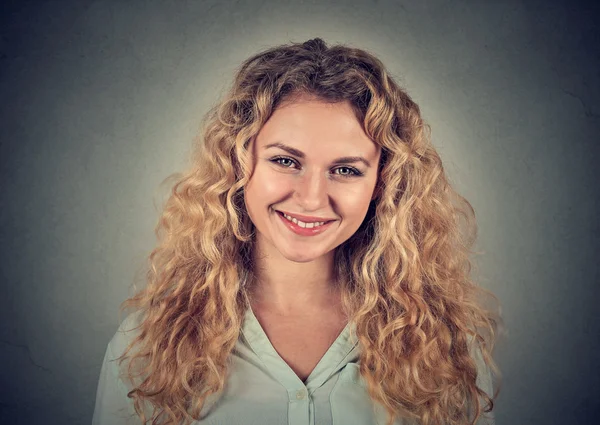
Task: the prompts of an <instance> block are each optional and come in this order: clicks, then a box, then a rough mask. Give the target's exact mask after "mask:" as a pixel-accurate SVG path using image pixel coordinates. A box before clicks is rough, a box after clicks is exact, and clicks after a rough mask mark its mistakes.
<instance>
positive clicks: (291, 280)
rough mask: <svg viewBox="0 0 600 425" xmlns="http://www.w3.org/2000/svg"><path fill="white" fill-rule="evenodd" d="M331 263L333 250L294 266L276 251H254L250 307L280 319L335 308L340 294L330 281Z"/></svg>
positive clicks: (295, 263) (332, 280)
mask: <svg viewBox="0 0 600 425" xmlns="http://www.w3.org/2000/svg"><path fill="white" fill-rule="evenodd" d="M256 248H258V246H257V247H256ZM333 260H334V253H333V251H332V252H330V253H328V254H326V255H324V256H322V257H319V258H316V259H314V260H312V261H309V262H304V263H298V262H294V261H289V260H287V259H286V258H284V257H282V256H281V255H280V254H279V253H278V252H277V253H275V252H272V251H271V252H264V250H259V249H256V250H255V254H254V266H255V277H256V279H255V282H254V284H253V285H252V287H251V288H249V294H250V299H251V302H252V305H253V307H256V308H260V309H263V310H265V309H266V310H268V311H270V312H272V313H275V314H279V315H281V316H305V315H310V314H314V313H316V312H324V311H327V310H331V309H333V308H336V307H337V305H338V304H339V294H340V291H339V288H338V287H337V285H336V282H335V278H334V269H333V266H334V264H333Z"/></svg>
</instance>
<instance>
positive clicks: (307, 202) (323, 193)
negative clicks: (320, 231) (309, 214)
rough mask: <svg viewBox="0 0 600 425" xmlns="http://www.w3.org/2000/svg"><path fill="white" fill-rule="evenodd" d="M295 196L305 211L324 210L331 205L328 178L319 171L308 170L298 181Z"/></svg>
mask: <svg viewBox="0 0 600 425" xmlns="http://www.w3.org/2000/svg"><path fill="white" fill-rule="evenodd" d="M295 189H296V190H295V192H294V195H295V197H296V202H297V203H298V204H299V205H300V206H301V207H302V208H304V210H305V211H317V210H319V209H324V208H325V207H327V205H328V203H329V193H328V184H327V177H326V176H324V175H323V174H322V173H321V172H319V171H317V170H313V171H309V170H307V171H306V172H305V173H304V174H303V175H302V176H300V178H299V179H298V181H297V184H296V188H295Z"/></svg>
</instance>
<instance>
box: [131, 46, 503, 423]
mask: <svg viewBox="0 0 600 425" xmlns="http://www.w3.org/2000/svg"><path fill="white" fill-rule="evenodd" d="M298 94H307V95H311V96H315V97H316V98H318V99H320V100H322V101H325V102H332V103H336V102H346V101H348V102H349V103H350V104H351V106H352V108H353V110H354V112H355V114H356V117H357V119H358V120H359V122H360V123H361V125H362V127H363V130H364V132H365V133H366V134H367V136H368V137H369V138H370V139H371V140H373V141H374V142H375V143H377V144H378V145H379V146H380V147H381V148H382V151H381V152H382V154H381V160H380V164H379V180H378V183H377V188H376V190H377V193H378V196H377V197H376V198H375V199H374V200H373V201H372V202H371V205H370V207H369V210H368V213H367V216H366V217H365V220H364V222H363V223H362V224H361V226H360V228H359V229H358V231H357V232H356V233H355V234H354V235H353V236H352V237H351V238H350V239H348V240H347V241H346V242H344V243H343V244H342V245H340V246H339V247H338V248H336V251H335V259H336V261H335V262H334V264H335V267H336V270H335V273H336V276H337V278H338V281H339V283H340V285H341V288H342V304H343V306H344V308H345V310H346V312H347V313H348V317H349V320H350V321H354V322H355V324H356V336H357V338H358V341H359V347H360V374H361V375H362V377H363V378H364V380H365V382H366V385H367V388H368V392H369V395H370V397H371V398H372V400H373V401H374V402H377V403H380V404H381V405H382V406H383V407H384V408H385V411H387V413H388V420H389V422H388V424H391V423H393V421H394V420H395V419H396V418H397V417H402V418H405V419H406V420H412V421H414V422H415V423H418V424H422V425H433V424H436V425H438V424H448V425H466V424H474V423H475V422H476V421H477V420H478V419H479V417H480V416H481V415H482V414H483V412H490V411H491V410H492V409H493V407H494V400H495V398H496V397H497V394H498V392H499V391H498V390H499V388H498V390H497V391H496V394H495V395H493V397H490V396H488V394H486V392H485V391H483V390H482V389H481V388H479V387H478V386H477V385H476V377H477V366H476V363H475V361H474V359H473V357H472V355H471V353H472V352H474V350H475V349H477V350H480V352H481V354H482V357H483V359H484V360H485V363H486V364H487V366H488V367H489V368H490V369H491V371H493V372H494V374H495V375H496V377H497V379H498V380H499V379H500V373H499V370H498V367H497V365H496V364H495V362H494V361H493V359H492V356H491V353H492V350H493V347H494V344H495V340H496V338H497V336H498V334H497V332H498V330H499V326H500V325H501V323H502V320H501V315H500V309H499V308H498V309H497V310H494V309H489V310H488V309H486V308H484V306H483V305H484V304H483V302H482V297H481V296H482V295H486V296H490V297H491V298H493V299H494V300H496V301H497V298H496V297H495V296H494V295H493V294H492V293H491V292H489V291H487V290H485V289H483V288H482V287H480V286H477V285H476V284H475V283H474V282H473V280H472V278H471V277H470V274H471V267H472V265H471V261H470V259H469V257H470V254H471V253H472V251H471V247H472V245H473V243H474V241H475V238H476V234H477V226H476V224H475V213H474V211H473V208H472V206H471V204H470V203H469V202H468V201H467V200H466V199H465V198H463V197H462V196H460V195H459V194H458V193H457V192H456V191H455V190H454V189H453V188H452V187H451V185H450V183H449V180H448V178H447V176H446V174H445V172H444V167H443V165H442V161H441V159H440V156H439V155H438V153H437V152H436V150H435V149H434V147H433V146H432V144H431V142H430V130H429V126H428V125H427V124H426V123H425V122H424V121H423V119H422V117H421V113H420V109H419V106H418V105H417V104H416V103H415V102H414V101H413V100H412V99H411V98H410V97H409V95H408V94H407V93H406V92H405V91H403V90H402V89H401V88H400V87H399V86H398V84H397V83H396V82H395V81H394V80H393V79H392V77H391V76H390V74H389V73H388V72H387V71H386V69H385V67H384V65H383V64H382V63H381V61H380V60H379V59H377V58H376V57H374V56H373V55H371V54H369V53H367V52H365V51H363V50H360V49H357V48H353V47H349V46H345V45H335V46H329V47H328V46H327V44H326V43H325V42H324V41H323V40H322V39H320V38H315V39H312V40H309V41H306V42H305V43H290V44H287V45H282V46H277V47H274V48H270V49H267V50H265V51H263V52H260V53H258V54H256V55H255V56H252V57H250V58H249V59H247V60H246V61H245V62H244V63H243V64H242V65H241V67H240V68H239V69H238V72H237V74H236V76H235V80H234V83H233V86H232V87H231V89H230V91H229V93H228V94H227V95H226V97H225V98H224V100H222V102H221V103H220V104H218V105H216V106H215V107H213V108H212V109H211V110H210V111H209V113H208V114H207V115H206V117H205V120H204V121H203V129H202V132H201V137H200V138H199V140H198V143H197V146H196V148H195V149H196V150H195V151H194V154H193V156H192V165H191V166H190V168H189V170H187V171H186V172H185V173H181V174H176V175H175V177H176V179H177V181H176V183H175V184H174V185H173V187H172V190H171V192H170V195H169V198H168V200H167V201H166V203H165V205H164V211H162V214H161V217H160V220H159V222H158V224H157V226H156V236H157V238H158V240H159V243H158V245H157V247H156V248H155V249H154V250H153V251H152V252H151V254H150V255H149V268H148V271H147V273H146V277H145V280H146V283H147V284H146V285H145V287H144V288H143V289H142V290H140V291H138V292H137V293H136V294H135V295H134V296H132V297H131V298H129V299H127V300H126V301H124V302H123V304H122V306H121V309H122V310H124V309H127V308H133V309H134V311H137V312H139V313H140V317H141V320H140V325H139V327H138V329H139V334H138V335H137V337H136V338H135V339H133V340H132V341H131V343H130V344H129V345H128V347H127V349H126V350H125V352H124V353H123V355H122V356H121V357H120V361H121V362H122V361H125V360H126V359H127V358H130V362H129V366H128V369H127V370H128V378H129V382H131V385H132V388H133V389H132V390H131V391H129V393H128V397H130V398H133V400H134V406H135V410H136V412H137V414H138V416H139V417H140V419H141V420H142V422H143V423H146V422H147V421H148V420H152V422H151V423H152V424H158V423H166V424H179V423H182V421H185V422H183V423H185V424H188V423H190V422H191V421H193V420H198V419H199V416H200V412H201V409H202V406H203V405H204V403H205V401H206V399H207V397H209V396H211V395H218V394H219V393H221V392H222V390H223V389H224V386H225V383H226V380H227V374H228V372H229V362H228V359H229V355H230V353H231V351H232V349H233V348H234V345H235V343H236V341H237V339H238V336H239V333H240V328H241V325H242V320H243V317H244V313H245V311H246V309H247V308H248V305H247V300H248V298H247V292H246V291H247V289H248V288H249V287H250V286H251V285H252V284H253V283H255V282H254V281H253V278H254V274H253V264H252V261H251V259H252V255H251V254H252V252H253V251H252V250H253V242H254V235H255V228H254V225H253V224H252V222H251V220H250V219H249V217H248V214H247V212H246V208H245V204H244V199H243V190H244V187H245V185H246V183H247V182H248V180H249V176H250V174H251V169H250V166H251V165H250V164H251V158H250V157H249V155H250V152H249V150H248V146H249V143H250V142H251V141H252V140H253V139H254V138H255V137H256V135H257V134H258V132H259V130H260V129H261V127H262V126H263V125H264V124H265V122H266V121H267V120H268V119H269V117H270V116H271V114H272V113H273V111H274V110H275V109H276V108H277V107H278V105H280V104H281V102H282V101H284V100H289V99H293V96H295V95H298ZM461 219H462V220H464V221H461ZM242 281H248V284H247V285H243V284H242ZM135 345H137V346H138V348H137V350H136V351H135V352H134V354H133V355H129V353H130V351H131V350H132V349H133V347H134V346H135ZM136 380H138V381H139V382H136ZM480 399H482V400H483V401H484V402H485V405H486V406H485V407H486V408H485V410H484V407H483V405H482V403H481V401H480ZM146 403H148V404H149V405H150V406H151V407H152V413H151V414H150V416H151V418H147V417H146V416H147V415H146V412H145V411H144V408H143V405H146ZM471 414H473V415H471Z"/></svg>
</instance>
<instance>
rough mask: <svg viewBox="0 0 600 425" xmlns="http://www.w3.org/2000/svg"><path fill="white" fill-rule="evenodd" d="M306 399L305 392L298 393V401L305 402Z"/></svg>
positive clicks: (299, 391)
mask: <svg viewBox="0 0 600 425" xmlns="http://www.w3.org/2000/svg"><path fill="white" fill-rule="evenodd" d="M304 397H306V393H305V391H304V390H298V391H296V398H297V399H298V400H304Z"/></svg>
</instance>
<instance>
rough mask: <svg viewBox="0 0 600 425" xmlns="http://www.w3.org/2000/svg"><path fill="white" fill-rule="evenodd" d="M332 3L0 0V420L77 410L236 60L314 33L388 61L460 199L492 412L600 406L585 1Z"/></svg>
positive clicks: (72, 418) (595, 86)
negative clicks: (485, 331)
mask: <svg viewBox="0 0 600 425" xmlns="http://www.w3.org/2000/svg"><path fill="white" fill-rule="evenodd" d="M326 3H327V4H326V5H324V4H322V2H319V1H304V2H293V3H291V2H290V3H285V2H281V1H248V2H232V1H220V2H216V1H205V2H202V1H187V2H186V1H181V2H163V3H160V2H151V1H129V2H99V1H98V2H92V1H87V0H86V1H81V0H80V1H62V2H44V3H37V2H30V1H29V2H28V1H9V2H3V3H2V18H1V19H2V21H1V23H0V34H1V39H0V43H1V44H0V55H1V57H0V78H1V81H0V98H1V99H2V102H1V106H0V124H1V131H0V134H1V136H2V137H1V145H0V164H1V178H2V191H1V198H0V202H1V208H0V220H1V226H0V229H1V230H0V246H1V247H2V257H3V261H2V266H1V278H2V297H0V317H1V319H2V320H1V324H2V325H1V328H0V340H1V341H0V342H1V344H0V353H1V354H0V355H1V360H2V365H3V367H2V369H1V373H2V382H3V385H2V386H1V399H0V420H1V421H2V423H10V424H86V423H90V421H91V417H92V412H93V408H94V400H95V391H96V385H97V379H98V374H99V371H100V365H101V361H102V357H103V354H104V351H105V349H106V344H107V343H108V341H109V339H110V338H111V337H112V335H113V334H114V332H115V330H116V328H117V326H118V316H117V311H118V306H119V304H120V303H121V302H122V301H123V300H124V299H125V298H126V297H127V296H128V295H130V294H131V288H130V286H131V283H132V282H133V280H134V276H135V275H136V273H138V270H140V269H141V268H143V266H144V264H145V257H146V255H147V254H148V253H149V252H150V250H151V249H152V247H153V244H154V241H155V240H154V234H153V228H154V225H155V223H156V220H157V216H158V212H157V206H158V205H160V203H161V202H162V200H163V199H164V197H165V196H164V194H165V192H166V189H164V188H161V187H160V183H161V181H162V180H163V179H164V178H165V177H166V176H167V175H168V174H170V173H172V172H176V171H179V170H181V169H182V168H183V167H184V166H185V165H187V161H188V155H189V151H190V147H191V144H192V140H193V138H194V136H195V135H196V133H197V130H198V127H199V124H200V119H201V117H202V116H203V114H204V113H205V112H206V111H207V110H208V108H209V107H210V106H211V105H213V104H214V103H216V102H217V101H218V100H219V97H220V96H221V95H222V94H223V91H224V89H225V88H226V87H227V86H228V85H229V83H230V81H231V78H232V77H233V72H234V69H235V67H236V66H238V65H239V64H240V63H241V61H242V60H244V59H245V58H247V57H248V56H249V55H251V54H253V53H255V52H257V51H258V50H261V49H263V48H266V47H269V46H272V45H275V44H280V43H285V42H288V41H304V40H306V39H308V38H312V37H315V36H320V37H323V38H324V39H325V40H326V41H328V42H331V43H334V42H343V43H349V44H352V45H355V46H356V47H361V48H365V49H367V50H370V51H371V52H373V53H374V54H376V55H378V56H379V57H380V58H381V59H382V60H383V61H384V63H385V64H386V65H387V66H388V68H389V70H390V71H391V72H392V74H393V75H394V76H395V77H396V78H397V80H398V82H399V83H400V84H401V85H403V86H404V87H405V88H406V89H407V90H408V91H409V93H410V94H411V95H412V96H413V98H414V99H415V100H416V101H417V102H418V103H419V105H420V106H421V108H422V111H423V114H424V117H425V119H426V120H427V121H428V122H429V123H430V124H431V126H432V129H433V141H434V144H435V145H436V147H438V149H439V151H440V154H441V155H442V158H443V160H444V163H445V166H446V168H447V172H448V174H449V175H450V177H451V179H452V180H453V182H454V183H455V185H456V187H457V189H458V190H459V191H460V192H461V193H462V194H463V195H464V196H466V197H467V199H469V200H470V201H471V203H472V204H473V206H474V208H475V210H476V213H477V217H478V220H479V225H480V237H479V242H478V245H477V247H478V249H479V250H480V251H481V252H482V254H483V255H481V256H479V257H478V263H477V265H478V269H479V274H480V275H481V277H482V279H481V283H482V285H483V286H485V287H487V288H489V289H491V290H492V291H493V292H494V293H495V294H496V295H497V296H498V297H499V299H500V301H501V303H502V305H503V313H504V316H505V319H506V325H507V327H508V330H509V335H508V337H507V338H506V340H505V342H504V343H502V344H501V345H500V346H499V347H498V350H497V359H498V362H499V364H500V367H501V369H502V372H503V376H504V384H503V392H502V394H501V396H500V398H499V400H498V403H497V410H496V418H497V423H498V424H510V425H518V424H545V425H553V424H556V425H558V424H561V425H564V424H584V423H591V421H592V418H593V417H594V416H598V413H600V412H599V410H600V409H599V408H598V405H599V403H598V396H599V390H598V388H600V379H599V374H598V366H597V360H598V352H599V338H598V335H599V334H600V333H599V325H598V323H599V321H598V316H597V314H596V311H595V305H596V303H597V301H598V299H599V297H598V283H599V282H598V280H599V279H598V270H599V269H598V265H597V259H598V253H599V242H598V240H599V238H598V236H599V233H600V232H599V226H598V220H597V219H596V214H597V212H598V196H597V191H596V187H595V186H596V183H597V182H598V181H599V176H598V174H599V173H598V160H599V149H598V134H599V131H598V130H599V125H600V121H599V114H600V106H599V105H598V98H599V91H600V85H599V69H600V67H599V65H600V64H599V62H600V59H599V54H598V50H597V46H598V45H600V37H599V31H598V28H595V27H594V23H595V22H596V20H597V18H598V8H597V7H596V8H592V7H591V6H588V5H586V4H585V3H571V5H570V6H568V5H567V2H542V1H539V2H536V1H534V2H522V1H512V2H509V1H502V2H491V1H490V2H483V1H472V2H462V1H461V2H459V1H452V2H447V1H428V2H417V1H414V2H409V1H403V2H393V1H371V2H368V1H365V2H357V1H345V2H344V1H337V2H326Z"/></svg>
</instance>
